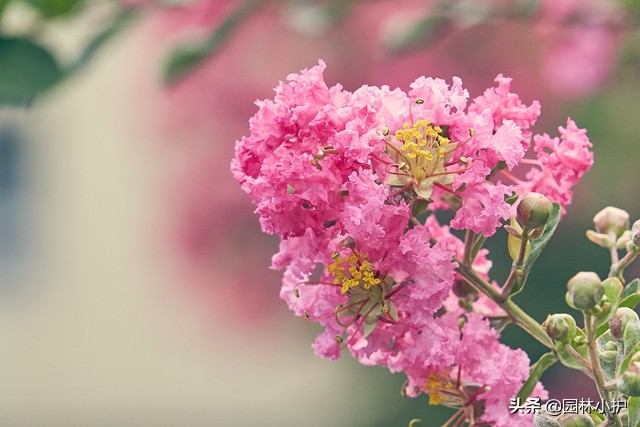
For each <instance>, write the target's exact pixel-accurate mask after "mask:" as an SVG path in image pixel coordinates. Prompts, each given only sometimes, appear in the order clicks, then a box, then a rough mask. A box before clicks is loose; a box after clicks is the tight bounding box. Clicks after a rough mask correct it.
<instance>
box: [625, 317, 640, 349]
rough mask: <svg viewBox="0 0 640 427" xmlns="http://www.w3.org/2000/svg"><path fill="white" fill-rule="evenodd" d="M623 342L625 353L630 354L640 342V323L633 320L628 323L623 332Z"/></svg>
mask: <svg viewBox="0 0 640 427" xmlns="http://www.w3.org/2000/svg"><path fill="white" fill-rule="evenodd" d="M622 342H623V343H624V348H625V352H629V350H631V349H632V348H633V347H634V346H635V345H636V344H637V343H639V342H640V321H638V320H636V319H631V320H629V321H628V322H627V326H625V328H624V329H623V330H622Z"/></svg>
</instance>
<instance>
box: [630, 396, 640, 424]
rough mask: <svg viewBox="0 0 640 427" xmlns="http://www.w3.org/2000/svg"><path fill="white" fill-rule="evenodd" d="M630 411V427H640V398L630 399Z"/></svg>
mask: <svg viewBox="0 0 640 427" xmlns="http://www.w3.org/2000/svg"><path fill="white" fill-rule="evenodd" d="M627 410H628V411H629V427H638V426H640V397H630V398H629V401H628V402H627Z"/></svg>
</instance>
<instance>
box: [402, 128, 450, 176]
mask: <svg viewBox="0 0 640 427" xmlns="http://www.w3.org/2000/svg"><path fill="white" fill-rule="evenodd" d="M395 139H396V141H398V142H400V143H402V147H400V150H401V151H402V153H403V154H404V155H405V157H406V160H407V169H408V171H409V173H410V174H411V176H413V178H414V179H416V180H417V181H421V180H423V179H424V178H426V177H427V176H430V175H433V174H434V173H441V172H444V171H445V167H444V162H445V161H446V160H445V157H447V154H449V153H450V152H451V151H452V150H453V149H454V148H455V144H451V141H450V140H449V138H447V137H445V136H443V135H442V128H441V127H440V126H432V125H431V122H430V121H429V120H418V121H417V122H415V123H414V124H413V126H411V125H410V124H409V123H405V124H404V125H403V129H400V130H398V131H396V134H395Z"/></svg>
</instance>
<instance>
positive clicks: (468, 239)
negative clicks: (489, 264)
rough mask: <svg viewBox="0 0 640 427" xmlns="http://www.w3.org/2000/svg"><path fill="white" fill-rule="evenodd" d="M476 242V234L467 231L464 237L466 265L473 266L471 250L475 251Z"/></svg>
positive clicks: (463, 259)
mask: <svg viewBox="0 0 640 427" xmlns="http://www.w3.org/2000/svg"><path fill="white" fill-rule="evenodd" d="M474 240H475V234H474V233H473V231H471V230H467V231H466V233H465V235H464V255H463V256H462V262H464V263H465V264H466V265H471V250H472V249H473V243H474Z"/></svg>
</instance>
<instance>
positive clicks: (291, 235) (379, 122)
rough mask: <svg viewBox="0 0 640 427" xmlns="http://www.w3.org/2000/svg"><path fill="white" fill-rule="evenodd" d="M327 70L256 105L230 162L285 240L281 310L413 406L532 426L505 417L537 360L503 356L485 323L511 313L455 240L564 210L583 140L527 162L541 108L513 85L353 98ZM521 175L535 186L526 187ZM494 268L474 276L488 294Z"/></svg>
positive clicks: (383, 91)
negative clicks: (466, 262)
mask: <svg viewBox="0 0 640 427" xmlns="http://www.w3.org/2000/svg"><path fill="white" fill-rule="evenodd" d="M324 68H325V65H324V63H323V62H320V63H319V65H317V66H315V67H313V68H311V69H309V70H303V71H302V72H300V73H299V74H292V75H290V76H288V83H280V85H279V86H278V87H277V88H276V95H275V98H274V99H273V100H264V101H259V102H258V103H257V105H258V107H259V110H258V112H257V113H256V115H255V116H254V117H253V118H252V119H251V120H250V128H251V133H250V135H249V136H247V137H244V138H242V139H241V140H240V141H238V142H237V145H236V156H235V159H234V160H233V162H232V171H233V174H234V176H235V177H236V179H237V180H238V181H239V182H240V184H241V186H242V188H243V189H244V190H245V191H246V192H247V193H248V194H249V196H250V197H251V198H252V200H253V202H254V203H255V204H256V206H257V208H256V212H257V213H258V214H259V215H260V222H261V225H262V228H263V230H264V231H265V232H267V233H271V234H277V235H279V236H281V238H282V240H281V245H280V251H279V253H278V254H277V255H275V256H274V258H273V267H274V268H277V269H284V270H285V272H284V280H283V286H282V290H281V294H280V295H281V297H282V298H283V299H284V300H285V301H286V302H287V303H288V305H289V307H290V308H291V309H292V310H293V311H294V312H295V313H296V315H298V316H300V317H302V318H304V319H307V320H309V321H314V322H318V323H319V324H321V325H322V326H323V327H324V332H323V333H322V334H320V336H318V337H317V339H316V340H315V342H314V344H313V348H314V350H315V352H316V353H317V354H318V355H320V356H323V357H328V358H331V359H336V358H338V357H339V356H340V353H341V350H342V349H348V350H349V351H350V353H351V354H352V355H353V356H354V357H356V358H357V359H358V360H359V361H360V362H361V363H363V364H366V365H381V366H386V367H387V368H388V369H389V370H391V371H393V372H404V373H405V374H406V375H407V385H406V387H405V391H406V393H407V394H410V395H417V394H419V393H421V392H424V393H428V394H429V395H430V400H431V402H432V403H442V404H445V405H448V406H451V407H455V408H459V412H458V413H459V414H462V415H460V416H464V417H465V418H466V419H469V420H472V421H473V422H476V423H477V424H481V423H490V424H492V425H496V426H506V425H519V423H522V425H527V423H530V419H527V418H526V417H519V416H518V415H512V414H509V411H508V402H509V399H510V398H512V397H513V396H514V395H515V394H516V393H517V391H518V389H519V387H520V386H521V385H522V383H523V382H524V380H525V379H526V377H527V375H528V368H529V360H528V358H527V356H526V354H524V353H523V352H522V351H520V350H512V349H510V348H508V347H506V346H504V345H503V344H500V343H499V342H498V333H497V332H496V331H495V330H493V329H492V328H491V327H490V323H489V319H490V318H492V317H500V316H504V313H502V312H501V309H500V308H499V307H498V306H497V305H495V304H493V303H492V302H491V301H489V300H488V299H487V298H486V297H484V299H483V298H482V297H478V296H477V293H476V294H474V293H473V292H472V290H470V289H465V287H467V288H468V285H467V284H466V282H465V280H464V279H463V278H462V276H460V275H459V274H458V273H457V272H456V268H457V266H458V262H459V261H458V260H459V259H461V257H463V256H466V255H468V253H467V252H468V248H465V247H464V246H465V245H464V243H463V242H462V241H461V240H460V239H459V238H458V237H456V236H455V234H453V233H452V232H451V231H450V229H454V230H467V232H468V233H474V235H477V236H480V235H481V236H483V237H488V236H491V235H493V234H494V233H495V232H496V230H497V229H498V228H499V227H501V226H502V225H503V224H504V221H506V220H507V219H508V218H509V217H510V215H511V211H512V207H511V206H510V204H509V201H512V199H514V197H515V196H514V192H523V191H531V190H535V191H538V192H540V193H543V194H545V195H547V196H548V197H549V198H550V199H551V200H552V201H555V202H557V203H560V204H561V205H562V206H563V207H564V206H565V205H566V204H567V203H568V202H569V201H570V195H568V194H570V191H571V186H572V185H573V184H575V183H576V182H577V180H578V179H579V178H580V176H581V175H582V174H583V173H584V171H585V170H587V169H588V168H589V166H590V165H591V162H592V158H591V154H590V152H589V151H588V148H589V146H590V144H589V142H588V140H587V139H586V136H585V134H584V131H581V130H579V129H577V128H576V126H575V124H574V123H573V122H572V121H569V122H568V125H567V128H566V129H561V139H560V140H558V139H552V138H550V137H548V136H547V135H543V136H535V137H533V141H534V150H533V154H534V155H535V156H536V157H537V159H526V158H525V154H526V153H527V150H528V149H529V147H530V145H531V140H532V133H531V130H530V128H531V126H532V125H533V124H534V123H535V121H536V119H537V117H538V115H539V113H540V106H539V104H538V103H537V102H533V103H532V104H530V105H526V104H525V103H523V102H522V101H521V100H520V99H519V97H518V96H517V95H515V94H513V93H511V92H510V79H508V78H506V77H503V76H498V78H497V79H496V82H497V83H498V85H497V87H495V88H492V89H488V90H487V91H486V92H485V93H484V94H483V95H482V96H479V97H477V98H475V99H473V100H471V101H470V100H469V94H468V92H467V90H465V89H464V88H463V86H462V82H461V80H460V79H459V78H454V79H453V82H452V84H450V85H449V84H447V83H446V82H445V81H444V80H441V79H434V78H425V77H420V78H418V79H417V80H416V81H415V82H414V83H413V84H412V85H411V89H410V90H409V92H403V91H402V90H400V89H394V90H392V89H390V88H389V87H386V86H383V87H380V88H378V87H370V86H363V87H361V88H360V89H358V90H356V91H354V92H349V91H346V90H344V89H343V88H342V87H341V86H340V85H336V86H333V87H328V86H327V85H326V84H325V82H324V79H323V71H324ZM521 164H522V165H524V166H526V167H529V168H530V170H529V171H528V172H527V171H524V172H523V171H520V168H518V171H516V170H515V169H516V167H518V165H521ZM560 166H561V168H560ZM518 174H519V176H522V175H523V174H524V175H525V177H524V178H523V177H520V178H518V177H517V176H516V175H518ZM444 210H448V211H451V212H453V213H454V216H453V219H452V220H451V222H450V224H449V226H443V225H441V224H440V223H439V222H438V220H437V219H436V217H435V215H434V213H435V212H436V211H444ZM418 218H422V219H424V220H423V221H422V220H419V219H418ZM486 256H487V251H486V250H480V251H478V252H477V253H476V254H474V256H473V259H472V264H471V265H472V268H473V269H474V270H475V271H476V273H477V274H478V275H479V276H481V277H482V278H483V279H485V280H486V279H488V273H489V269H490V267H491V262H490V261H489V260H488V259H487V257H486ZM495 286H497V285H495ZM506 372H508V375H507V374H505V373H506ZM537 393H538V396H544V391H543V390H542V389H537Z"/></svg>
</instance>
